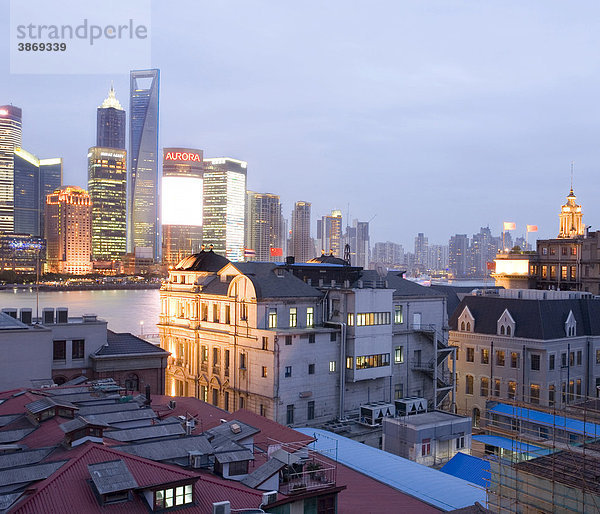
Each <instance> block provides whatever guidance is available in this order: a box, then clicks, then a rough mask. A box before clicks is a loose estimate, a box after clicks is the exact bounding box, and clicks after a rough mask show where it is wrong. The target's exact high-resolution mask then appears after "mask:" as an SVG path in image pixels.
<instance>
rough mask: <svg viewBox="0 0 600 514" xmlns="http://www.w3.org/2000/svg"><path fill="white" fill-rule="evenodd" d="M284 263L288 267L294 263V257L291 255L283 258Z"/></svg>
mask: <svg viewBox="0 0 600 514" xmlns="http://www.w3.org/2000/svg"><path fill="white" fill-rule="evenodd" d="M285 263H286V265H288V266H290V265H291V264H295V263H296V257H294V256H293V255H289V256H287V257H286V258H285Z"/></svg>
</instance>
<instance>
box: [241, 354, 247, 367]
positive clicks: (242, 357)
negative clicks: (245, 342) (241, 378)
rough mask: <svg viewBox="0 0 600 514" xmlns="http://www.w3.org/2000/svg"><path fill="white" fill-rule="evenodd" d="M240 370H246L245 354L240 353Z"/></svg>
mask: <svg viewBox="0 0 600 514" xmlns="http://www.w3.org/2000/svg"><path fill="white" fill-rule="evenodd" d="M240 369H246V354H245V353H240Z"/></svg>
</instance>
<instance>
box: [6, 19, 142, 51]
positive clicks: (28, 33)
mask: <svg viewBox="0 0 600 514" xmlns="http://www.w3.org/2000/svg"><path fill="white" fill-rule="evenodd" d="M147 37H148V28H147V27H146V26H145V25H134V22H133V19H131V18H130V19H129V23H127V24H124V25H104V26H101V25H90V24H89V22H88V19H87V18H84V19H83V21H82V24H81V25H77V26H76V27H73V25H38V24H35V23H30V24H28V25H17V39H25V40H27V39H35V40H44V39H46V40H48V39H53V40H67V39H87V40H88V41H89V44H90V45H93V44H94V40H96V39H102V38H106V39H146V38H147Z"/></svg>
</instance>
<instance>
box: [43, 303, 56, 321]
mask: <svg viewBox="0 0 600 514" xmlns="http://www.w3.org/2000/svg"><path fill="white" fill-rule="evenodd" d="M53 323H54V309H53V308H52V307H44V308H43V309H42V324H44V325H52V324H53Z"/></svg>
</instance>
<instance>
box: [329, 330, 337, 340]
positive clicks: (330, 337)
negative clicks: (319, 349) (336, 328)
mask: <svg viewBox="0 0 600 514" xmlns="http://www.w3.org/2000/svg"><path fill="white" fill-rule="evenodd" d="M329 340H330V341H331V342H335V341H337V334H336V333H335V332H332V333H331V334H329Z"/></svg>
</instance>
